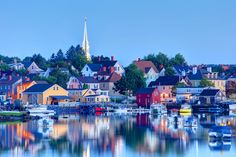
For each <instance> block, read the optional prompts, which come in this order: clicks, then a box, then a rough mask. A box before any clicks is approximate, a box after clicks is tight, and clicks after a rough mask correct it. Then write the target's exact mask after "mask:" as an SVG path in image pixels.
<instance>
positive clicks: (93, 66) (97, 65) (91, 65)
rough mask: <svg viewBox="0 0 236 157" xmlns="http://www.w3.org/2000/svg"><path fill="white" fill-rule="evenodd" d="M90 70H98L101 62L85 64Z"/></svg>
mask: <svg viewBox="0 0 236 157" xmlns="http://www.w3.org/2000/svg"><path fill="white" fill-rule="evenodd" d="M87 65H88V67H89V68H90V69H91V70H92V71H99V70H100V69H101V67H102V65H101V64H87Z"/></svg>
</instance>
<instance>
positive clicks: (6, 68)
mask: <svg viewBox="0 0 236 157" xmlns="http://www.w3.org/2000/svg"><path fill="white" fill-rule="evenodd" d="M0 69H1V71H7V70H9V69H10V67H9V66H8V65H7V64H5V63H1V64H0Z"/></svg>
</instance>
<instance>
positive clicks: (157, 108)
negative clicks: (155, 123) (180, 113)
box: [150, 104, 167, 114]
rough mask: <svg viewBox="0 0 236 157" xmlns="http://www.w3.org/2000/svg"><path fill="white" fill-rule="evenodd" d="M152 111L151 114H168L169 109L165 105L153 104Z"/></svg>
mask: <svg viewBox="0 0 236 157" xmlns="http://www.w3.org/2000/svg"><path fill="white" fill-rule="evenodd" d="M150 110H151V114H167V108H166V106H165V105H163V104H152V105H151V106H150Z"/></svg>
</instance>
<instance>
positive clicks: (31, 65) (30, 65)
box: [22, 62, 44, 74]
mask: <svg viewBox="0 0 236 157" xmlns="http://www.w3.org/2000/svg"><path fill="white" fill-rule="evenodd" d="M22 63H23V64H24V68H25V69H26V70H27V71H28V72H29V73H30V74H40V73H43V72H44V70H42V69H40V68H39V67H38V65H37V64H36V63H35V62H22Z"/></svg>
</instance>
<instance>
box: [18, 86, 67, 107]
mask: <svg viewBox="0 0 236 157" xmlns="http://www.w3.org/2000/svg"><path fill="white" fill-rule="evenodd" d="M22 98H23V99H22V101H23V103H24V104H43V105H50V104H58V103H59V102H65V101H67V100H68V99H69V97H68V91H67V90H65V89H64V88H62V87H61V86H59V85H57V84H35V85H33V86H31V87H30V88H28V89H27V90H25V91H24V92H23V97H22Z"/></svg>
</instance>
